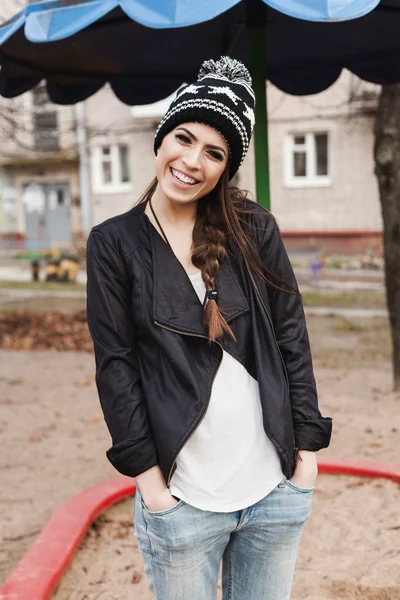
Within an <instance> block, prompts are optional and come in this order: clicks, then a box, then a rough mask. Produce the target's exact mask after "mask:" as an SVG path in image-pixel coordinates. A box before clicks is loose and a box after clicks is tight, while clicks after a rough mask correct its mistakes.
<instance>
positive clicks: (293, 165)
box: [284, 132, 332, 187]
mask: <svg viewBox="0 0 400 600" xmlns="http://www.w3.org/2000/svg"><path fill="white" fill-rule="evenodd" d="M284 161H285V164H284V173H285V185H286V186H287V187H319V186H328V185H331V183H332V181H331V173H330V160H329V134H328V133H326V132H315V133H292V134H288V135H287V136H286V138H285V151H284Z"/></svg>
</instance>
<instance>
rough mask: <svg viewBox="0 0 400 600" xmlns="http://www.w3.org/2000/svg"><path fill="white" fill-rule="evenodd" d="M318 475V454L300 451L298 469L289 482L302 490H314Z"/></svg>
mask: <svg viewBox="0 0 400 600" xmlns="http://www.w3.org/2000/svg"><path fill="white" fill-rule="evenodd" d="M317 475H318V465H317V453H316V452H311V451H309V450H298V454H297V462H296V468H295V470H294V474H293V477H292V478H291V479H290V480H289V481H290V482H291V483H293V485H295V486H297V487H301V488H313V487H314V486H315V480H316V479H317Z"/></svg>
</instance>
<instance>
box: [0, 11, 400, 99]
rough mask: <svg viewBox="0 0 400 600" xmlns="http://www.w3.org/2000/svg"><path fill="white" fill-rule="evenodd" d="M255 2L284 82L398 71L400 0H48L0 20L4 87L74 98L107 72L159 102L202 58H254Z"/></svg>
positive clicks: (392, 75) (290, 87)
mask: <svg viewBox="0 0 400 600" xmlns="http://www.w3.org/2000/svg"><path fill="white" fill-rule="evenodd" d="M257 2H258V4H261V2H264V4H265V13H266V14H265V19H266V32H267V34H266V47H265V55H266V76H267V77H268V79H270V80H271V81H272V82H273V83H274V84H275V85H277V86H278V87H279V88H280V89H282V90H283V91H285V92H288V93H291V94H299V95H302V94H310V93H316V92H319V91H322V90H323V89H325V88H327V87H329V86H330V85H331V84H332V83H334V81H335V80H336V79H337V78H338V76H339V75H340V72H341V70H342V68H344V67H346V68H348V69H350V70H351V71H353V72H354V73H356V74H357V75H358V76H360V77H361V78H363V79H366V80H368V81H372V82H375V83H393V82H397V81H399V80H400V35H399V31H400V0H381V1H380V2H379V0H251V1H250V0H241V1H240V0H239V1H238V0H201V2H199V0H44V1H42V2H37V3H34V4H29V5H28V6H26V7H25V8H24V9H23V10H22V11H21V12H20V13H18V14H17V15H16V16H15V17H13V19H11V20H10V21H8V22H7V23H5V24H4V25H3V26H2V27H0V65H1V72H0V94H1V95H3V96H5V97H14V96H17V95H19V94H21V93H23V92H25V91H27V90H29V89H30V88H32V87H33V86H35V85H36V84H37V83H38V82H39V81H41V80H42V79H46V80H47V87H48V92H49V95H50V97H51V99H52V100H53V101H54V102H56V103H59V104H71V103H75V102H78V101H80V100H83V99H85V98H87V97H88V96H90V95H91V94H93V93H94V92H96V91H97V90H98V89H100V88H101V87H102V86H103V85H104V84H105V83H106V82H109V83H110V85H111V86H112V88H113V90H114V92H115V94H116V95H117V96H118V97H119V98H120V99H121V100H122V101H123V102H126V103H128V104H146V103H150V102H154V101H156V100H159V99H161V98H164V97H166V96H168V95H169V94H170V93H172V92H173V91H174V90H175V89H177V88H178V87H179V85H180V84H181V83H182V82H184V81H186V82H190V81H192V80H195V78H196V74H197V71H198V68H199V66H200V64H201V63H202V61H203V60H204V59H205V58H217V57H219V56H220V55H222V54H228V55H230V56H232V57H234V58H238V59H239V60H242V61H243V62H245V64H247V65H248V64H249V62H250V61H249V31H248V27H247V20H248V15H249V11H250V10H251V6H252V5H253V4H256V3H257Z"/></svg>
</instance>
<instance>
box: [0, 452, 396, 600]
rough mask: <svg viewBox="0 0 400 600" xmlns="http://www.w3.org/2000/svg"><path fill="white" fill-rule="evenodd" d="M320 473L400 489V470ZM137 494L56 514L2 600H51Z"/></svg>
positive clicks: (359, 467)
mask: <svg viewBox="0 0 400 600" xmlns="http://www.w3.org/2000/svg"><path fill="white" fill-rule="evenodd" d="M318 469H319V473H324V474H332V475H354V476H358V477H368V478H386V479H391V480H392V481H394V482H397V483H400V465H393V464H385V463H378V462H357V461H348V460H340V459H339V460H336V459H319V460H318ZM135 492H136V486H135V483H134V480H133V479H131V478H129V477H118V478H114V479H111V480H109V481H105V482H102V483H99V484H97V485H95V486H92V487H90V488H88V489H86V490H84V491H83V492H81V493H79V494H77V495H75V496H73V497H72V498H70V499H69V500H67V502H65V503H64V504H62V505H61V506H60V508H58V509H57V510H56V511H55V513H54V514H53V516H52V517H51V518H50V520H49V521H48V522H47V524H46V525H45V526H44V528H43V529H42V531H41V532H40V533H39V535H38V536H37V538H36V539H35V540H34V542H33V543H32V545H31V546H30V548H29V549H28V550H27V552H26V553H25V555H24V556H23V557H22V559H21V561H20V562H19V563H18V564H17V566H16V567H15V569H14V570H13V572H12V573H11V575H10V577H9V578H8V579H7V581H6V582H5V583H4V585H3V587H2V588H0V600H26V598H30V599H31V600H45V599H46V598H50V596H51V593H52V592H53V590H54V589H55V587H56V585H57V584H58V583H59V581H60V579H61V577H62V575H63V574H64V572H65V571H66V569H67V568H68V566H69V564H70V563H71V561H72V559H73V557H74V555H75V553H76V550H77V549H78V547H79V544H80V542H81V540H82V539H83V537H84V536H85V534H86V532H87V530H88V528H89V527H90V525H91V523H93V521H94V520H95V519H96V518H97V517H98V516H99V515H100V514H101V513H102V512H103V511H104V510H106V509H107V508H109V507H110V506H112V505H113V504H115V503H116V502H119V501H120V500H122V499H124V498H126V497H128V496H131V495H133V494H135Z"/></svg>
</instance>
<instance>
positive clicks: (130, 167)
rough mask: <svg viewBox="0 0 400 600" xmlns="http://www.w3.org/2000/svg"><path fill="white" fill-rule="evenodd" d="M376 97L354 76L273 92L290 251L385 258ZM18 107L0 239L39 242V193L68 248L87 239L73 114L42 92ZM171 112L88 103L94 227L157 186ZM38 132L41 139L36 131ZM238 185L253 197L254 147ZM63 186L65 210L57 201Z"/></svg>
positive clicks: (7, 157) (1, 178)
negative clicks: (32, 214)
mask: <svg viewBox="0 0 400 600" xmlns="http://www.w3.org/2000/svg"><path fill="white" fill-rule="evenodd" d="M35 93H36V96H35V95H34V94H35ZM378 94H379V88H378V87H377V86H373V85H371V84H367V83H365V82H362V81H360V80H359V79H358V78H356V77H355V76H354V75H352V74H351V73H349V72H347V71H344V72H343V73H342V75H341V77H340V78H339V80H338V81H337V82H336V84H335V85H333V86H332V87H331V88H329V89H328V90H326V91H325V92H323V93H321V94H318V95H314V96H307V97H300V98H299V97H294V96H289V95H287V94H283V93H282V92H281V91H280V90H278V89H276V88H275V87H273V86H272V85H268V86H267V96H268V114H269V127H268V129H269V149H270V179H271V210H272V212H273V213H274V215H275V216H276V217H277V219H278V222H279V225H280V227H281V230H282V232H283V234H284V237H285V240H286V243H287V245H288V247H289V248H291V249H322V250H333V251H346V252H347V251H350V252H357V251H359V250H363V249H368V248H373V249H379V248H380V245H381V237H382V235H381V233H382V219H381V214H380V204H379V195H378V187H377V181H376V178H375V175H374V161H373V141H374V135H373V128H374V121H375V112H376V106H377V99H378ZM2 102H5V103H7V102H10V101H6V100H3V101H2ZM13 102H14V103H16V104H19V110H20V111H21V113H20V114H21V115H22V116H21V119H22V121H21V122H24V123H25V125H24V136H25V138H24V139H23V143H22V145H21V139H19V147H18V144H16V143H15V140H14V141H13V140H10V139H8V140H6V139H4V132H3V140H2V145H1V151H0V198H1V197H2V198H3V204H2V206H3V210H2V211H0V235H2V237H3V239H4V237H5V236H7V235H10V234H11V233H13V234H14V235H15V236H17V237H18V238H19V239H22V240H23V239H26V240H27V239H28V238H29V236H30V235H32V223H31V228H30V229H29V223H27V203H28V205H29V202H31V204H32V203H33V205H35V202H36V203H37V202H38V198H37V194H38V186H39V187H40V186H42V189H43V190H44V189H45V190H47V191H46V194H50V196H51V197H50V196H49V198H50V200H49V199H46V207H48V206H50V204H52V206H53V208H54V206H55V204H57V203H58V202H60V201H63V202H65V203H66V207H65V211H64V213H61V212H60V213H59V215H60V218H59V219H58V220H60V219H61V218H62V214H64V215H67V213H68V216H65V218H66V219H67V220H68V223H69V225H68V226H69V228H70V240H71V241H73V240H75V239H79V238H82V237H84V233H83V231H82V225H81V221H82V219H81V211H80V202H81V198H80V192H79V160H80V156H79V148H78V144H77V137H76V111H75V107H55V106H54V105H51V104H50V105H49V104H46V101H45V100H44V99H43V95H41V94H40V93H39V95H38V92H34V93H32V92H29V93H27V94H25V95H24V96H22V97H21V98H18V99H16V100H14V101H13ZM167 106H168V101H166V102H164V104H163V105H162V104H161V106H159V105H155V106H152V107H133V108H132V107H130V106H127V105H125V104H123V103H121V102H120V101H119V100H118V99H117V98H116V97H115V95H114V94H113V92H112V90H111V88H110V87H108V86H106V87H104V88H103V89H101V90H100V91H99V92H98V93H97V94H95V95H94V96H92V97H90V98H89V99H88V100H86V101H85V103H84V123H85V129H86V140H87V142H86V147H87V151H88V170H87V173H86V176H87V177H88V179H89V202H90V213H91V224H92V225H95V224H98V223H100V222H102V221H104V220H106V219H108V218H109V217H112V216H114V215H117V214H120V213H123V212H125V211H127V210H129V209H130V208H131V207H132V206H133V205H134V204H135V203H136V202H137V200H138V198H139V197H140V196H141V194H142V193H143V192H144V190H145V189H146V187H147V186H148V185H149V183H150V182H151V180H152V178H153V176H154V154H153V138H154V134H155V130H156V127H157V124H158V122H159V120H160V118H161V116H162V114H163V112H164V111H165V110H166V107H167ZM46 110H47V111H48V112H47V117H48V118H47V121H46V115H45V116H44V117H43V116H42V117H41V116H40V112H41V111H42V113H43V111H44V112H46ZM50 113H51V114H50ZM35 114H36V121H35V117H33V116H32V115H35ZM37 115H39V116H37ZM49 115H50V116H49ZM32 119H33V120H32ZM49 119H50V120H49ZM51 119H53V121H54V123H55V122H57V132H58V133H57V136H58V137H57V144H56V143H55V142H54V139H53V141H52V140H51V139H50V138H51V135H53V134H51V131H50V130H51V123H52V121H51ZM40 125H42V126H43V128H42V131H41V133H40V132H39V134H40V135H41V136H42V138H40V135H39V134H38V132H37V131H36V130H35V127H36V129H37V127H38V126H39V129H40ZM46 127H47V129H46ZM49 127H50V128H49ZM0 135H1V128H0ZM35 135H36V149H35ZM46 135H47V141H46V139H45V138H46ZM43 136H44V137H43ZM49 136H50V138H49ZM49 140H50V141H49ZM38 144H39V149H38ZM40 144H42V147H41V146H40ZM46 144H47V146H48V147H46ZM24 145H25V146H26V147H24ZM265 168H267V164H266V165H265ZM235 183H237V184H238V185H239V187H242V188H244V189H247V190H249V192H250V193H251V194H252V196H253V197H254V194H255V177H254V148H253V145H251V147H250V150H249V152H248V155H247V157H246V159H245V162H244V164H243V165H242V167H241V169H240V171H239V173H238V180H237V182H236V181H235ZM61 184H63V185H64V187H63V190H64V200H60V194H61V192H60V187H59V186H60V185H61ZM29 186H30V188H29ZM32 186H33V187H32ZM57 186H58V187H57ZM27 189H28V192H31V193H30V195H29V193H27ZM12 190H13V192H12ZM54 190H55V191H54ZM66 190H67V191H66ZM13 194H14V205H13V201H12V196H13ZM27 194H28V195H27ZM35 194H36V195H35ZM51 194H52V195H51ZM54 194H55V195H54ZM61 195H62V194H61ZM4 199H5V201H4ZM257 200H258V201H262V199H259V198H257ZM4 206H6V210H5V209H4ZM12 206H14V208H13V210H12V209H11V208H10V207H12ZM28 212H29V211H28ZM12 214H13V216H12ZM13 219H14V220H13ZM28 220H29V219H28ZM56 233H57V231H56V230H55V231H54V235H56ZM47 241H49V240H47ZM57 241H58V240H57V239H56V238H54V239H53V240H50V242H51V243H52V242H54V243H56V242H57Z"/></svg>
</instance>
